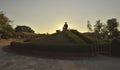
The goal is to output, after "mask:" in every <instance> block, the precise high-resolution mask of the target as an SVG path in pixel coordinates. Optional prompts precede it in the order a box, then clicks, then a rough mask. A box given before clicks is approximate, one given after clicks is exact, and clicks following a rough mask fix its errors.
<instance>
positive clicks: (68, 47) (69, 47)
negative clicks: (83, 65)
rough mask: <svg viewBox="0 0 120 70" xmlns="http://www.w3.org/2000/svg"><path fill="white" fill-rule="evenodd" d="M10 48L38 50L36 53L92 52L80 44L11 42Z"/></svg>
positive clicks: (89, 47)
mask: <svg viewBox="0 0 120 70" xmlns="http://www.w3.org/2000/svg"><path fill="white" fill-rule="evenodd" d="M11 46H12V47H14V48H18V49H26V50H38V51H63V52H81V53H87V52H92V46H91V45H80V44H34V43H21V42H12V43H11Z"/></svg>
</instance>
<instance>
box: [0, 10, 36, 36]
mask: <svg viewBox="0 0 120 70" xmlns="http://www.w3.org/2000/svg"><path fill="white" fill-rule="evenodd" d="M12 22H13V21H12V20H10V19H9V18H8V17H7V16H6V15H5V14H4V12H3V11H1V12H0V37H1V36H3V37H4V36H7V37H12V36H14V34H15V33H16V32H28V33H34V30H33V29H32V28H30V27H29V26H25V25H24V26H20V25H19V26H16V28H13V26H12Z"/></svg>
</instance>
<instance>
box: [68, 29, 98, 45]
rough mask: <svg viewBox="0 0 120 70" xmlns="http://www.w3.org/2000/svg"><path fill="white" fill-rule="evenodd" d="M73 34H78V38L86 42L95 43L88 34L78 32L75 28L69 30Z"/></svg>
mask: <svg viewBox="0 0 120 70" xmlns="http://www.w3.org/2000/svg"><path fill="white" fill-rule="evenodd" d="M70 31H71V32H72V33H73V34H75V35H76V36H78V37H79V38H80V39H82V40H84V41H85V42H86V43H87V44H93V43H95V41H96V40H95V38H92V37H90V36H87V35H84V34H82V33H80V32H78V31H77V30H73V29H72V30H70Z"/></svg>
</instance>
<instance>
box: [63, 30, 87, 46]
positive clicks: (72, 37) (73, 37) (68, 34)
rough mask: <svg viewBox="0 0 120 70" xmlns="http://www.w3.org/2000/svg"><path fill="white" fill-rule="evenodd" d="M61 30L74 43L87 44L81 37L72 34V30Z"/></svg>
mask: <svg viewBox="0 0 120 70" xmlns="http://www.w3.org/2000/svg"><path fill="white" fill-rule="evenodd" d="M63 32H64V33H65V34H66V35H67V36H68V37H69V38H71V39H72V40H73V41H75V42H76V43H78V44H87V43H86V42H85V41H84V40H83V39H81V38H79V36H78V35H76V34H74V33H73V32H72V31H68V30H64V31H63Z"/></svg>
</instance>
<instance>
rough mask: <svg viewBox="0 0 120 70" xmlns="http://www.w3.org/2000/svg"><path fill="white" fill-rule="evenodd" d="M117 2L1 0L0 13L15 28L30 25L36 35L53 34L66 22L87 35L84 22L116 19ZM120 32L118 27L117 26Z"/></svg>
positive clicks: (113, 0) (118, 11)
mask: <svg viewBox="0 0 120 70" xmlns="http://www.w3.org/2000/svg"><path fill="white" fill-rule="evenodd" d="M119 6H120V0H109V1H108V0H92V1H91V0H69V1H68V0H35V1H34V0H0V11H4V12H5V14H6V16H8V18H10V19H11V20H13V21H14V23H13V25H14V27H15V26H16V25H26V26H30V27H31V28H32V29H33V30H35V32H36V33H53V32H55V31H56V30H57V29H60V28H61V27H62V26H63V25H64V22H68V25H69V28H70V29H77V30H78V31H80V32H87V31H88V29H87V26H86V25H87V21H88V20H89V21H90V22H91V24H92V25H94V24H95V22H96V21H97V20H99V19H100V20H101V22H103V23H106V21H107V19H111V18H117V20H118V22H120V17H119V16H120V9H119ZM119 30H120V26H119Z"/></svg>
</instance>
